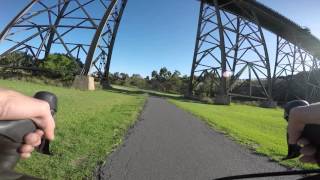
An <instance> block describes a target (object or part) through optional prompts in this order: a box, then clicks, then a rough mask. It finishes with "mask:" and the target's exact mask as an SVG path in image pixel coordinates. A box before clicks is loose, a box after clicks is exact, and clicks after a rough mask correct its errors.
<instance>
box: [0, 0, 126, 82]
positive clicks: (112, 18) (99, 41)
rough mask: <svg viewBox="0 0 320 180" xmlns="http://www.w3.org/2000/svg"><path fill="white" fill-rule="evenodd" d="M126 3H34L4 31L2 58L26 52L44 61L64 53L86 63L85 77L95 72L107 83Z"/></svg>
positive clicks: (113, 0) (103, 0) (101, 0)
mask: <svg viewBox="0 0 320 180" xmlns="http://www.w3.org/2000/svg"><path fill="white" fill-rule="evenodd" d="M126 4H127V0H31V1H30V3H29V4H28V5H27V6H26V7H25V8H24V9H23V10H22V11H21V12H20V13H19V14H18V15H17V16H16V17H15V18H14V19H13V20H12V21H11V22H10V23H9V24H8V25H7V26H6V28H5V29H4V30H3V31H2V32H1V34H0V39H1V44H0V46H3V48H2V49H3V52H0V57H1V58H3V57H5V56H7V55H9V54H11V53H15V52H25V53H26V54H28V56H31V57H32V59H33V60H40V61H41V60H43V59H45V58H46V57H47V56H48V55H49V54H50V53H62V54H66V55H68V56H70V57H73V58H76V59H78V60H81V61H82V62H83V63H84V64H85V66H84V68H83V70H82V72H81V74H82V75H88V74H91V73H92V74H95V73H96V74H97V75H99V78H100V79H103V80H104V81H107V80H108V74H109V68H110V62H111V57H112V51H113V47H114V43H115V39H116V35H117V32H118V28H119V24H120V21H121V17H122V15H123V12H124V9H125V7H126ZM92 7H95V8H92ZM79 36H81V38H80V37H79Z"/></svg>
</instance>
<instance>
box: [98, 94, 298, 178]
mask: <svg viewBox="0 0 320 180" xmlns="http://www.w3.org/2000/svg"><path fill="white" fill-rule="evenodd" d="M213 116H214V114H213ZM285 170H286V168H285V167H282V166H280V165H278V164H277V163H275V162H271V161H269V160H268V158H266V157H263V156H259V155H256V154H254V153H253V152H252V151H250V150H247V149H246V148H244V147H243V146H241V145H238V144H237V143H235V142H233V141H232V140H230V139H229V138H226V137H225V136H224V135H223V134H221V133H218V132H215V131H214V130H212V129H210V128H209V127H208V126H207V125H206V124H205V123H203V122H202V121H201V120H199V119H197V118H196V117H194V116H192V115H191V114H190V113H188V112H185V111H183V110H181V109H179V108H177V107H176V106H174V105H172V104H170V103H168V102H167V101H166V100H165V99H161V98H155V97H150V98H149V99H148V102H147V104H146V106H145V109H144V111H143V112H142V114H141V117H140V121H138V122H137V123H136V125H135V126H134V127H133V128H132V129H130V130H129V133H128V136H127V138H126V139H125V140H124V143H123V145H122V146H121V147H119V148H118V149H117V150H116V151H115V152H113V153H112V154H111V155H110V156H109V158H108V160H107V162H106V164H105V165H103V166H101V167H100V170H99V172H100V174H99V178H98V179H110V180H210V179H214V178H218V177H223V176H230V175H238V174H246V173H257V172H270V171H285ZM260 179H295V178H294V177H292V176H291V177H278V178H270V177H269V178H259V180H260Z"/></svg>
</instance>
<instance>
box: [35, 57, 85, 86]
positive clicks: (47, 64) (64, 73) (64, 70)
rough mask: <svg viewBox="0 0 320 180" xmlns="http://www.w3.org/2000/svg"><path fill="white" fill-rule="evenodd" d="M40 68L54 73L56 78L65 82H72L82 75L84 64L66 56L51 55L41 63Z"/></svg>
mask: <svg viewBox="0 0 320 180" xmlns="http://www.w3.org/2000/svg"><path fill="white" fill-rule="evenodd" d="M40 67H42V68H44V69H46V70H49V71H51V72H53V73H54V74H55V75H56V77H59V78H61V79H62V80H63V81H70V80H73V79H74V76H75V75H77V74H79V73H80V71H81V69H82V67H83V64H82V63H81V62H80V61H79V60H77V59H75V58H72V57H68V56H66V55H64V54H50V55H49V56H48V57H47V58H46V59H44V60H43V61H42V62H41V64H40Z"/></svg>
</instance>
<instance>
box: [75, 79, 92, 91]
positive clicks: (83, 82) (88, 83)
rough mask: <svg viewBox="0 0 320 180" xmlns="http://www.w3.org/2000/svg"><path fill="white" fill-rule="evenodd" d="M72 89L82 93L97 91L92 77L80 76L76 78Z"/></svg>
mask: <svg viewBox="0 0 320 180" xmlns="http://www.w3.org/2000/svg"><path fill="white" fill-rule="evenodd" d="M72 87H73V88H75V89H79V90H82V91H88V90H89V91H93V90H95V84H94V78H93V77H92V76H83V75H78V76H76V77H75V79H74V81H73V84H72Z"/></svg>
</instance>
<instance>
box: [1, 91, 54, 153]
mask: <svg viewBox="0 0 320 180" xmlns="http://www.w3.org/2000/svg"><path fill="white" fill-rule="evenodd" d="M21 119H31V120H33V121H34V122H35V124H36V125H37V126H38V127H39V128H40V129H38V130H36V131H35V132H32V133H29V134H27V135H26V136H25V137H24V142H25V144H24V145H22V146H21V147H20V155H21V157H22V158H28V157H30V155H31V152H32V151H33V150H34V148H35V147H37V146H39V145H40V143H41V137H42V136H43V135H44V136H45V138H46V139H48V140H53V139H54V128H55V123H54V120H53V117H52V115H51V112H50V107H49V104H48V103H47V102H45V101H42V100H38V99H35V98H32V97H28V96H25V95H22V94H20V93H18V92H15V91H11V90H6V89H0V120H21Z"/></svg>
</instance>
